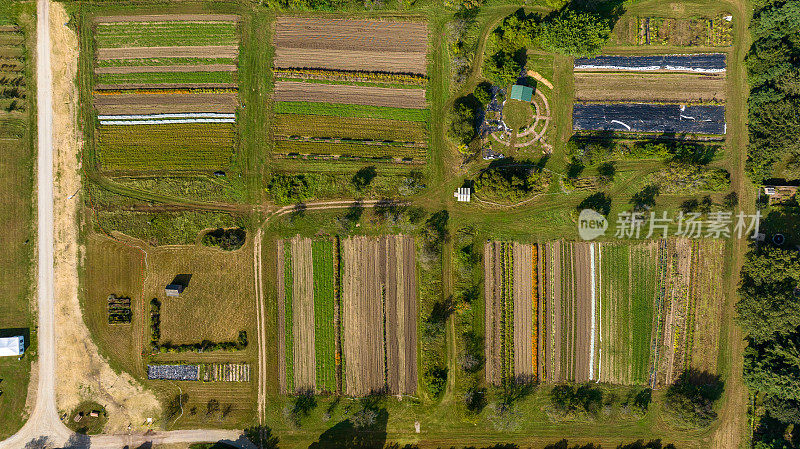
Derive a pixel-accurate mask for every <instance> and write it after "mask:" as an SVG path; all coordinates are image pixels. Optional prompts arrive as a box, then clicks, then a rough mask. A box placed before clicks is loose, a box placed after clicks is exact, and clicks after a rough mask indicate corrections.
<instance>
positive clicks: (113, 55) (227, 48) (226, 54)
mask: <svg viewBox="0 0 800 449" xmlns="http://www.w3.org/2000/svg"><path fill="white" fill-rule="evenodd" d="M95 55H96V57H97V59H99V60H103V59H145V58H151V59H156V58H235V57H237V56H238V55H239V47H237V46H235V45H203V46H176V47H119V48H111V47H106V48H98V49H97V50H96V51H95Z"/></svg>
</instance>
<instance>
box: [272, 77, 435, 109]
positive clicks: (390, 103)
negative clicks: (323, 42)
mask: <svg viewBox="0 0 800 449" xmlns="http://www.w3.org/2000/svg"><path fill="white" fill-rule="evenodd" d="M275 101H310V102H315V103H340V104H358V105H370V106H382V107H401V108H410V109H425V107H426V103H425V90H424V89H392V88H387V87H365V86H348V85H341V84H319V83H302V82H296V81H279V82H277V83H275Z"/></svg>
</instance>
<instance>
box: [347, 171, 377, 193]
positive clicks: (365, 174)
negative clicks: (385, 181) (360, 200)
mask: <svg viewBox="0 0 800 449" xmlns="http://www.w3.org/2000/svg"><path fill="white" fill-rule="evenodd" d="M376 176H378V171H377V170H376V169H375V166H370V167H364V168H362V169H360V170H358V171H357V172H356V174H355V175H353V178H352V179H351V182H352V184H353V187H355V188H356V190H357V191H359V192H360V191H362V190H364V189H365V188H367V186H369V185H370V183H372V180H373V179H375V177H376Z"/></svg>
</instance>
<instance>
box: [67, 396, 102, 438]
mask: <svg viewBox="0 0 800 449" xmlns="http://www.w3.org/2000/svg"><path fill="white" fill-rule="evenodd" d="M92 413H94V414H96V415H97V416H92ZM76 419H77V420H76ZM106 422H108V413H107V412H106V410H105V408H103V406H102V405H100V404H98V403H97V402H93V401H85V402H81V403H80V404H78V406H77V407H75V410H73V411H72V412H70V413H69V417H68V419H67V423H66V424H67V427H69V428H70V430H72V431H73V432H76V433H80V434H83V435H97V434H98V433H101V432H102V431H103V427H104V426H105V425H106Z"/></svg>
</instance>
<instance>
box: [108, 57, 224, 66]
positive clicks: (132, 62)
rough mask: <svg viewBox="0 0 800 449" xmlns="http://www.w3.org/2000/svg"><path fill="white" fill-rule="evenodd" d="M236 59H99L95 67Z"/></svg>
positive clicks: (185, 63)
mask: <svg viewBox="0 0 800 449" xmlns="http://www.w3.org/2000/svg"><path fill="white" fill-rule="evenodd" d="M236 63H237V61H236V58H141V59H100V60H98V61H97V67H141V66H163V65H208V64H236Z"/></svg>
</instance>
